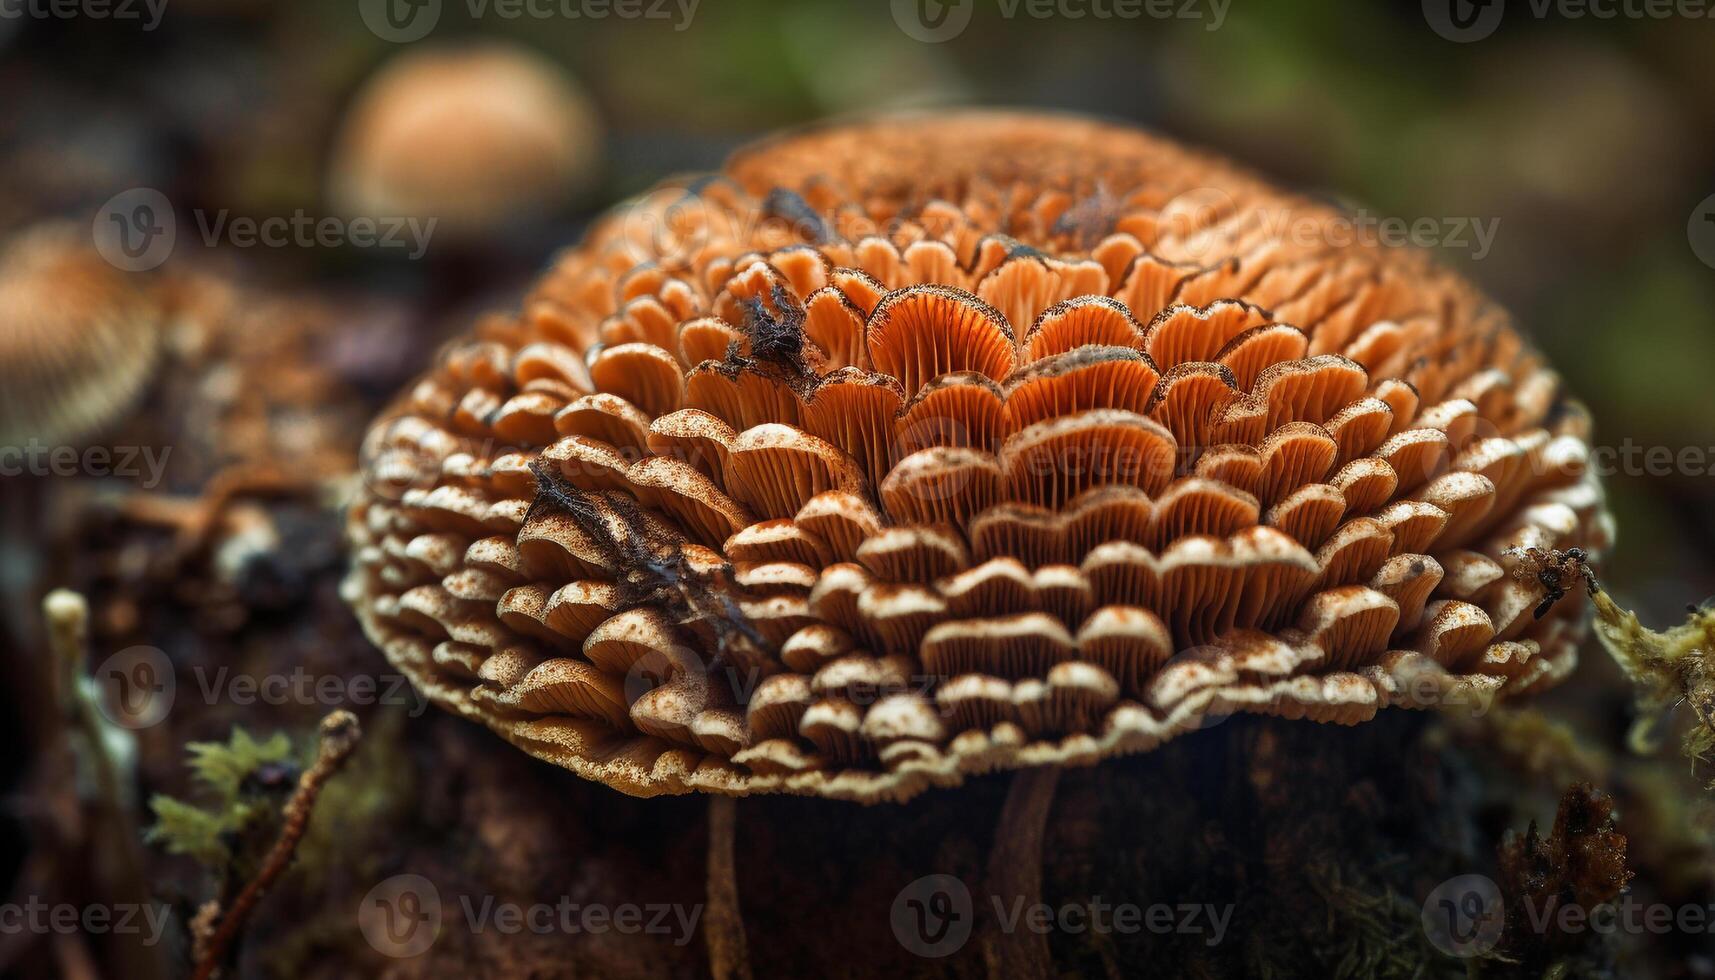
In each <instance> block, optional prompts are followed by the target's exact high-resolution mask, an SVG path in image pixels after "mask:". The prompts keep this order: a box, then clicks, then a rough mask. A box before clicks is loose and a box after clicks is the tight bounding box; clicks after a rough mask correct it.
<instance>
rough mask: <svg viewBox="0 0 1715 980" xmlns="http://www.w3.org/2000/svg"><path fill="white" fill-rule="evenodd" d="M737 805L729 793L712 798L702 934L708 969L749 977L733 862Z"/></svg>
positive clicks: (725, 979)
mask: <svg viewBox="0 0 1715 980" xmlns="http://www.w3.org/2000/svg"><path fill="white" fill-rule="evenodd" d="M737 809H738V808H737V804H736V803H735V802H734V801H733V798H732V797H730V796H716V797H714V798H713V799H711V800H710V801H709V894H708V903H709V904H708V910H707V912H706V913H705V915H704V917H703V929H704V933H703V935H704V937H705V940H706V941H707V943H708V946H709V972H710V973H712V974H714V977H715V980H729V978H733V980H750V951H749V948H748V946H747V944H746V942H745V938H744V913H743V910H741V909H740V908H739V905H738V875H737V873H736V871H735V869H734V864H733V825H734V823H735V822H736V818H737Z"/></svg>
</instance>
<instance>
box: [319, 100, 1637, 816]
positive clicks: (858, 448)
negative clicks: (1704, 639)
mask: <svg viewBox="0 0 1715 980" xmlns="http://www.w3.org/2000/svg"><path fill="white" fill-rule="evenodd" d="M1282 219H1288V220H1287V223H1288V224H1290V225H1291V226H1292V227H1294V228H1297V229H1299V231H1298V232H1297V233H1295V234H1293V235H1291V236H1282V235H1280V234H1278V233H1277V231H1278V229H1279V228H1281V227H1283V226H1284V225H1283V224H1282V223H1281V222H1282ZM1339 220H1340V219H1339V216H1338V215H1337V214H1336V213H1335V212H1333V211H1330V210H1328V209H1326V208H1323V207H1321V206H1318V205H1315V204H1312V203H1310V202H1307V201H1303V200H1300V199H1296V198H1293V197H1291V196H1289V195H1285V194H1282V193H1279V192H1277V191H1274V190H1271V189H1270V188H1268V187H1267V186H1266V185H1264V184H1262V183H1261V182H1259V181H1258V180H1256V179H1255V178H1253V177H1251V176H1249V175H1247V174H1245V173H1244V172H1242V171H1240V170H1239V169H1237V168H1235V167H1233V166H1231V165H1229V164H1227V163H1225V162H1222V161H1220V160H1217V159H1213V158H1209V157H1206V156H1201V155H1197V154H1194V153H1191V152H1188V151H1186V150H1183V149H1180V148H1178V147H1175V146H1173V145H1171V144H1169V143H1167V142H1164V141H1162V140H1159V139H1156V138H1154V137H1151V136H1148V135H1145V134H1143V133H1140V132H1136V131H1133V130H1130V129H1125V128H1119V127H1115V126H1110V125H1104V124H1099V123H1095V122H1089V121H1084V120H1080V119H1075V118H1060V117H1047V116H1028V115H1014V114H998V113H969V114H957V115H952V116H946V115H927V116H918V117H903V118H889V119H882V120H876V121H872V122H867V123H860V124H856V125H846V126H840V127H834V128H827V129H821V130H815V131H810V132H807V133H802V134H798V135H792V136H788V137H785V138H782V139H778V140H775V141H772V142H769V143H765V144H762V145H760V146H758V147H755V148H753V149H749V150H746V151H743V152H741V153H739V154H738V155H737V156H736V157H735V158H734V159H733V161H732V162H731V163H729V165H728V166H727V168H726V170H725V171H724V172H723V173H722V174H719V175H716V176H713V177H709V178H702V179H697V180H693V181H685V182H680V183H676V184H670V185H667V186H664V187H661V188H659V189H657V190H655V191H652V192H650V193H649V194H646V195H644V196H643V197H641V198H639V199H638V200H636V201H633V202H631V203H629V204H627V205H626V206H624V207H621V208H620V209H618V210H616V211H615V212H614V213H613V214H612V215H610V216H609V217H608V218H607V219H606V220H605V221H603V222H602V223H601V224H599V225H598V226H597V227H596V228H595V229H594V230H593V231H592V233H591V234H590V235H589V236H588V238H587V239H586V241H585V242H584V243H583V244H581V245H580V246H579V247H577V248H575V249H573V250H572V251H570V252H568V253H567V254H566V255H565V256H564V257H562V258H561V259H560V261H559V262H558V263H557V264H556V266H555V267H554V268H553V269H552V270H551V271H550V272H549V273H548V274H547V275H546V276H545V278H544V279H543V280H542V282H541V283H540V284H539V285H538V287H537V288H536V290H535V291H534V292H533V293H532V294H531V296H530V297H529V298H528V300H527V302H526V303H525V305H524V309H523V311H522V313H521V314H519V315H517V316H514V317H506V318H497V319H494V320H490V321H488V322H486V323H485V324H483V325H482V326H481V327H480V328H479V329H478V330H477V331H476V332H475V334H474V335H473V336H472V337H470V338H469V339H468V340H467V341H466V342H465V343H463V344H462V345H460V346H456V347H455V348H453V349H452V350H450V351H449V352H448V353H447V355H446V356H445V357H444V358H443V359H442V360H441V362H440V363H439V364H438V365H437V366H436V367H435V368H434V369H433V370H432V371H430V372H429V373H428V374H427V375H426V376H425V377H424V378H423V379H422V380H421V381H420V382H418V383H417V384H416V385H415V386H414V387H412V388H411V389H410V390H409V391H407V392H405V393H404V394H403V395H402V396H401V397H400V399H399V400H398V402H397V403H396V404H395V406H394V407H393V409H392V411H390V412H389V413H388V415H387V416H386V417H385V418H384V419H383V420H382V421H381V422H378V423H377V425H376V426H375V428H374V429H373V431H372V432H371V434H370V439H369V443H368V445H367V446H366V451H365V466H366V477H367V479H366V487H367V490H366V492H365V494H364V496H363V498H362V499H361V501H360V502H359V503H358V504H357V506H356V507H355V508H354V509H353V510H352V512H351V520H350V537H351V540H352V543H353V546H354V548H355V553H356V560H355V564H354V567H353V570H352V572H351V575H350V578H349V580H348V582H347V595H348V598H349V600H350V601H351V602H352V604H353V605H354V607H355V608H356V610H357V612H358V614H359V616H360V617H361V619H362V621H363V623H364V626H365V628H366V629H367V631H368V633H369V635H370V636H371V638H372V639H374V640H375V642H377V643H378V644H379V645H381V646H382V647H383V648H384V649H385V651H386V653H387V655H388V657H389V658H390V659H391V660H392V661H393V663H395V664H396V665H397V666H398V667H399V668H400V669H401V670H402V671H404V672H405V673H406V674H408V675H409V676H410V677H411V679H412V680H413V681H414V682H415V683H416V684H417V685H418V686H419V687H420V688H421V689H422V690H423V691H425V692H426V693H427V694H428V695H429V696H430V697H432V698H433V699H434V700H435V701H437V702H438V703H440V704H441V705H443V706H445V707H447V708H449V709H450V710H453V711H456V712H458V713H460V714H463V715H465V716H467V717H470V718H473V719H477V720H480V721H482V722H483V723H485V724H487V725H489V726H490V727H491V728H493V729H494V730H496V731H497V732H499V733H501V734H502V735H504V736H505V737H506V738H508V739H510V740H511V741H513V742H514V743H516V744H517V745H519V746H520V747H522V748H524V749H525V750H526V751H529V752H531V753H532V754H535V755H537V756H539V757H541V758H543V759H546V760H548V761H551V762H554V763H556V764H559V765H562V766H565V767H567V768H569V769H572V770H574V771H576V772H578V773H580V774H582V775H584V776H586V777H588V778H591V779H596V780H600V781H602V782H604V783H607V784H609V785H611V786H614V787H616V788H618V789H621V790H623V791H625V792H628V793H634V794H640V795H652V794H657V793H682V792H687V791H693V790H702V791H709V792H716V793H727V794H745V793H758V792H788V793H802V794H815V795H822V796H830V797H839V798H849V799H857V800H863V801H873V800H882V799H903V798H905V797H908V796H910V795H912V794H913V793H915V792H918V791H920V790H921V789H923V788H925V787H928V786H931V785H950V784H954V783H957V782H959V781H960V780H961V779H962V778H963V777H964V776H965V774H967V773H974V772H980V771H985V770H989V769H994V768H1006V767H1018V766H1027V765H1041V764H1071V763H1088V762H1091V761H1094V760H1097V759H1100V758H1102V757H1105V756H1110V755H1116V754H1120V753H1125V752H1133V751H1141V750H1145V749H1148V748H1151V747H1153V746H1155V745H1157V744H1159V743H1160V742H1162V741H1164V740H1166V739H1168V738H1171V737H1173V736H1175V735H1178V734H1180V733H1183V732H1186V731H1189V730H1191V729H1194V728H1196V727H1199V726H1200V725H1203V724H1206V723H1207V722H1208V721H1209V720H1210V719H1211V718H1213V717H1219V716H1221V715H1224V714H1226V713H1230V712H1233V711H1251V712H1258V713H1264V714H1274V715H1281V716H1286V717H1292V718H1299V717H1303V718H1310V719H1315V720H1320V721H1333V722H1339V723H1344V724H1352V723H1357V722H1361V721H1364V720H1366V719H1369V718H1370V717H1372V716H1373V715H1374V714H1375V713H1376V711H1378V710H1379V709H1381V708H1383V707H1386V706H1390V705H1407V706H1425V705H1429V704H1448V703H1452V704H1460V703H1464V704H1468V705H1471V706H1473V707H1475V706H1486V705H1487V704H1488V701H1489V699H1491V698H1493V697H1508V696H1513V695H1518V694H1523V693H1526V692H1529V691H1532V690H1535V689H1538V688H1541V687H1543V686H1545V685H1547V684H1550V683H1553V682H1554V681H1555V680H1557V679H1559V678H1560V677H1562V676H1564V675H1565V674H1566V672H1567V671H1568V670H1569V669H1570V668H1571V666H1572V665H1573V663H1574V662H1575V656H1576V646H1577V642H1578V640H1579V639H1580V637H1581V636H1582V635H1583V632H1584V629H1585V625H1584V618H1583V616H1582V611H1581V609H1580V605H1579V604H1580V602H1581V600H1580V599H1579V598H1578V597H1570V598H1569V599H1568V600H1567V601H1566V602H1563V603H1560V604H1558V605H1555V606H1553V607H1552V608H1551V609H1550V610H1549V611H1548V612H1547V614H1546V615H1543V616H1542V617H1541V618H1537V617H1536V616H1534V615H1533V613H1534V611H1535V609H1536V608H1537V606H1538V605H1539V600H1540V599H1541V596H1540V595H1538V594H1537V592H1536V591H1535V590H1534V589H1533V587H1532V584H1531V583H1529V582H1528V581H1522V580H1520V579H1519V578H1517V577H1515V576H1511V575H1508V574H1506V571H1507V569H1508V567H1510V564H1511V563H1512V562H1513V561H1514V559H1513V558H1512V557H1510V552H1509V549H1516V548H1520V547H1542V548H1549V547H1558V548H1564V547H1570V546H1574V545H1576V546H1578V547H1582V548H1583V549H1585V551H1586V552H1588V553H1590V554H1592V555H1595V554H1597V553H1599V552H1600V550H1601V548H1602V547H1603V546H1604V545H1605V544H1606V542H1607V538H1608V518H1607V515H1606V514H1605V512H1604V510H1603V503H1602V497H1601V493H1600V490H1599V488H1598V487H1597V485H1596V483H1595V482H1594V479H1593V477H1592V476H1591V475H1590V473H1589V471H1588V468H1587V466H1586V465H1585V461H1586V458H1587V455H1588V449H1587V446H1586V442H1585V439H1586V435H1587V420H1586V416H1585V415H1584V413H1583V412H1582V411H1581V410H1580V409H1579V408H1578V406H1577V405H1576V404H1575V403H1573V402H1571V401H1570V400H1568V399H1567V397H1566V396H1565V395H1564V394H1563V392H1562V391H1561V386H1560V384H1559V380H1558V378H1557V377H1556V376H1555V375H1554V373H1553V372H1552V371H1551V370H1550V369H1549V368H1548V367H1546V366H1545V365H1544V364H1543V363H1542V362H1541V360H1540V358H1539V357H1538V355H1537V354H1536V353H1535V352H1534V351H1533V350H1532V349H1531V348H1530V347H1529V346H1528V345H1527V344H1526V343H1525V342H1524V341H1523V340H1522V339H1521V338H1520V336H1519V334H1518V333H1517V332H1515V330H1514V329H1513V327H1512V326H1511V325H1510V323H1509V322H1508V320H1507V319H1506V317H1505V315H1504V314H1503V313H1501V312H1500V311H1498V310H1497V309H1495V308H1494V307H1493V306H1492V305H1491V304H1489V303H1488V302H1487V301H1486V300H1485V299H1484V298H1483V297H1482V296H1481V295H1480V294H1478V293H1477V292H1476V291H1475V290H1474V289H1473V288H1471V287H1470V286H1469V285H1467V284H1466V283H1465V282H1463V281H1462V280H1460V279H1459V278H1458V277H1456V276H1454V275H1453V274H1451V273H1449V272H1446V271H1444V270H1442V269H1439V268H1437V267H1436V266H1434V265H1433V264H1432V263H1430V262H1428V261H1426V260H1425V259H1424V258H1423V257H1422V256H1421V255H1419V254H1416V253H1410V252H1404V251H1396V250H1389V249H1384V248H1381V247H1379V246H1377V245H1374V244H1373V243H1369V242H1365V241H1362V240H1351V241H1348V240H1343V239H1341V238H1340V237H1339V236H1336V235H1335V234H1333V233H1332V231H1333V229H1335V227H1336V226H1337V223H1338V222H1339ZM1304 228H1309V229H1311V230H1312V231H1316V230H1318V229H1321V230H1324V231H1328V232H1329V233H1327V234H1308V235H1307V234H1304V233H1303V231H1302V230H1303V229H1304Z"/></svg>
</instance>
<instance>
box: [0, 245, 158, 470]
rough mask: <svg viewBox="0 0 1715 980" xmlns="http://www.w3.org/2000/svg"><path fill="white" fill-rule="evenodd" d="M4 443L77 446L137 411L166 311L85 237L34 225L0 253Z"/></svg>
mask: <svg viewBox="0 0 1715 980" xmlns="http://www.w3.org/2000/svg"><path fill="white" fill-rule="evenodd" d="M0 323H3V324H4V328H5V329H4V330H3V331H0V370H3V371H4V372H5V373H6V376H7V379H8V381H7V384H6V386H5V389H4V390H3V391H0V444H3V445H6V446H23V445H25V444H26V443H28V442H31V441H34V442H35V443H37V444H38V445H40V446H44V447H51V446H58V445H63V444H67V443H71V444H76V443H81V442H82V441H83V440H85V439H87V438H88V437H90V436H92V435H95V434H98V433H99V432H101V430H103V429H104V428H107V427H108V426H110V425H111V424H112V423H113V422H114V421H116V420H117V419H118V418H119V417H120V416H121V415H122V414H123V413H124V412H125V411H126V410H127V409H129V408H131V407H132V406H133V405H135V404H136V402H137V400H138V399H139V397H140V396H141V395H142V393H143V388H144V384H145V382H147V380H148V379H149V378H150V377H151V376H152V375H153V373H154V368H155V364H156V360H157V358H158V356H159V354H160V350H161V346H162V311H161V309H160V307H159V303H158V302H157V301H156V300H155V299H154V298H153V297H151V296H150V295H149V294H148V293H147V292H146V291H145V290H144V289H143V288H142V284H141V283H140V282H139V281H138V280H137V279H136V278H135V277H132V276H130V275H128V274H126V273H125V272H122V271H120V270H119V269H116V268H114V267H113V266H112V265H110V264H108V262H107V261H106V260H105V259H103V258H102V257H101V256H100V254H98V253H97V252H96V250H95V247H94V244H93V243H92V242H91V240H90V237H89V234H88V232H87V229H83V228H79V227H76V226H74V225H70V224H49V225H39V226H36V227H33V228H30V229H28V230H26V231H23V232H21V233H19V234H17V235H14V236H13V237H12V238H11V239H9V240H8V241H7V242H6V243H5V244H4V248H3V251H0Z"/></svg>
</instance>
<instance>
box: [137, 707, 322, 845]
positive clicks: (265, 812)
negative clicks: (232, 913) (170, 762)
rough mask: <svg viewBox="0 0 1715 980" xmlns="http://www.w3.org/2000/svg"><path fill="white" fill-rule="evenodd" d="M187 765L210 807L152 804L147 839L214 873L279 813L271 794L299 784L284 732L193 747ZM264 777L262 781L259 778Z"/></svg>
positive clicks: (159, 800)
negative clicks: (255, 828) (238, 845)
mask: <svg viewBox="0 0 1715 980" xmlns="http://www.w3.org/2000/svg"><path fill="white" fill-rule="evenodd" d="M186 752H187V753H188V754H189V756H190V759H189V761H188V762H187V763H186V764H187V765H188V766H189V767H190V769H191V772H192V774H193V775H194V777H195V780H196V782H197V784H198V787H199V788H200V789H201V790H203V791H204V793H203V795H204V796H206V797H207V803H206V805H203V806H198V805H195V804H192V803H188V802H185V801H183V800H177V799H174V798H172V797H170V796H165V795H159V794H158V795H156V796H155V797H153V798H152V799H150V801H149V807H150V809H152V810H154V811H155V820H156V822H155V825H154V826H153V827H150V828H149V830H148V832H147V834H146V836H145V839H146V840H147V841H148V842H149V843H152V844H159V845H160V846H162V847H164V848H165V849H166V850H167V852H168V853H169V854H183V855H187V856H189V857H192V858H194V859H196V861H197V862H198V863H199V864H202V865H203V866H204V867H206V868H209V869H210V870H214V871H223V870H226V869H228V868H229V867H230V865H231V864H232V862H233V858H234V853H233V848H234V844H235V843H236V842H237V841H238V840H240V839H242V838H244V837H246V836H248V834H247V831H248V830H249V829H250V828H251V827H253V826H254V825H255V824H256V823H258V822H260V821H263V820H267V819H271V818H272V817H273V816H274V814H275V812H276V809H277V806H276V803H275V801H274V800H273V799H271V798H270V797H272V796H273V795H275V794H273V793H272V792H271V791H272V790H274V789H276V788H277V787H278V785H279V784H280V783H282V782H284V783H287V784H290V783H292V782H295V779H296V766H295V765H294V764H293V760H292V755H293V752H292V742H291V740H290V739H288V738H287V737H286V735H285V733H284V732H276V733H275V734H274V735H272V736H271V737H269V738H268V739H267V740H266V741H260V742H259V741H257V740H256V739H254V738H252V737H251V735H250V733H249V732H246V731H245V730H244V729H242V728H234V729H233V730H232V735H231V736H230V737H229V738H228V739H227V740H226V741H225V742H192V743H191V744H190V745H188V746H186ZM259 777H260V778H259Z"/></svg>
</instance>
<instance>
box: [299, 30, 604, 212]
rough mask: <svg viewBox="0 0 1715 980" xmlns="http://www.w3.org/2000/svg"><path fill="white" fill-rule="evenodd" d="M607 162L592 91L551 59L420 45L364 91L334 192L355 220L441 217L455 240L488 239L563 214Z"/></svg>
mask: <svg viewBox="0 0 1715 980" xmlns="http://www.w3.org/2000/svg"><path fill="white" fill-rule="evenodd" d="M602 159H603V152H602V130H601V124H600V122H599V121H598V119H597V118H596V114H595V109H594V107H593V105H592V104H591V102H590V99H589V97H588V96H587V95H586V94H585V93H584V90H583V88H582V86H580V85H579V84H578V83H577V82H576V81H575V80H574V79H573V78H572V77H571V75H570V74H569V73H567V72H566V71H564V70H562V69H561V68H560V67H559V66H558V65H556V64H555V63H553V62H552V61H549V60H547V59H545V58H542V57H541V56H539V55H535V54H532V53H531V52H530V51H528V50H527V49H524V48H521V47H518V46H514V45H503V44H496V43H484V44H476V45H469V46H459V47H442V48H421V49H416V50H412V51H409V52H406V53H404V54H401V55H399V56H398V57H396V58H394V59H392V60H390V61H388V62H387V63H386V64H385V65H383V66H382V67H381V68H380V69H379V70H378V71H377V72H376V74H375V75H374V77H372V78H370V79H369V80H368V81H367V82H366V83H365V84H364V86H363V88H362V90H361V91H360V92H359V93H358V95H357V96H356V98H355V99H354V101H353V103H352V105H351V107H350V108H349V110H348V111H347V113H346V116H345V119H344V120H343V121H342V122H341V124H340V133H339V136H338V139H337V141H336V143H335V146H334V151H333V159H332V162H331V164H330V167H329V175H328V193H329V196H330V199H331V201H332V202H333V204H334V205H335V207H337V208H338V209H339V210H340V211H341V212H342V213H344V214H346V215H348V216H351V217H359V216H362V217H369V218H376V219H384V218H398V217H409V218H416V219H419V220H421V221H425V222H428V221H433V222H435V227H436V228H437V229H438V230H439V232H440V234H443V235H446V236H448V237H449V238H452V239H457V240H463V241H467V242H469V241H471V240H473V239H474V240H476V241H482V240H485V239H492V238H493V237H495V236H501V237H504V235H505V233H506V232H508V231H513V232H516V230H517V226H519V225H521V224H526V223H532V224H535V225H536V226H537V227H538V228H540V226H541V225H543V224H545V223H548V222H551V221H553V220H554V218H555V217H556V216H558V215H562V214H564V213H565V212H566V210H567V209H568V207H569V206H570V205H571V204H572V203H574V202H576V201H577V200H579V198H580V197H581V196H582V195H583V194H585V193H587V192H588V191H589V189H590V188H591V187H592V186H593V185H594V184H595V182H596V181H597V179H598V178H599V176H600V171H601V166H602ZM491 244H492V242H491Z"/></svg>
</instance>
